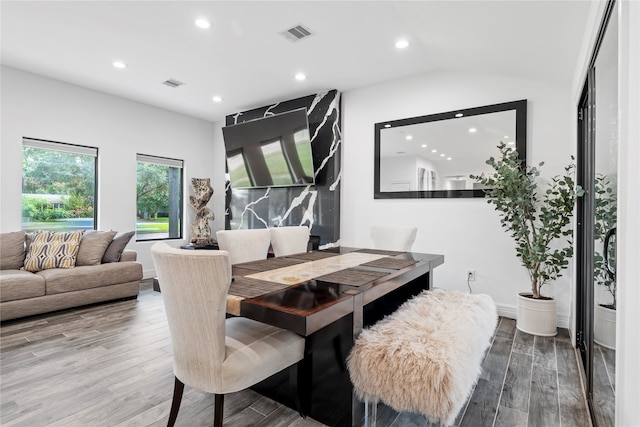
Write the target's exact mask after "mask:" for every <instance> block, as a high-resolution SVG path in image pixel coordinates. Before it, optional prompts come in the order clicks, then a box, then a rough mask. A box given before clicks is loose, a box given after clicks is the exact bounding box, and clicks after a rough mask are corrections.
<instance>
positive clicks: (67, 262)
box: [24, 230, 84, 272]
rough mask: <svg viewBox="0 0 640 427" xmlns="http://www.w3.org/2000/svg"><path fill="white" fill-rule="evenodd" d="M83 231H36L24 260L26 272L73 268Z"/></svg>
mask: <svg viewBox="0 0 640 427" xmlns="http://www.w3.org/2000/svg"><path fill="white" fill-rule="evenodd" d="M83 234H84V230H80V231H72V232H51V231H36V232H35V233H33V239H32V241H31V244H30V245H29V252H27V257H26V258H25V260H24V269H25V270H26V271H31V272H36V271H41V270H47V269H49V268H73V267H75V265H76V256H77V255H78V249H79V248H80V240H81V239H82V235H83Z"/></svg>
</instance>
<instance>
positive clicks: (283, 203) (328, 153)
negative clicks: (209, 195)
mask: <svg viewBox="0 0 640 427" xmlns="http://www.w3.org/2000/svg"><path fill="white" fill-rule="evenodd" d="M340 102H341V99H340V92H338V91H337V90H331V91H328V92H322V93H317V94H315V95H309V96H305V97H302V98H297V99H292V100H289V101H284V102H279V103H277V104H273V105H268V106H264V107H261V108H256V109H253V110H249V111H243V112H240V113H236V114H234V115H229V116H227V117H226V125H227V126H229V125H232V124H237V123H242V122H244V121H247V120H253V119H257V118H260V117H267V116H269V115H273V114H278V113H283V112H286V111H291V110H295V109H298V108H302V107H305V108H306V109H307V119H308V121H309V134H310V136H311V151H312V153H313V167H314V170H315V185H307V186H297V187H268V188H250V189H244V188H243V189H233V188H230V186H229V183H228V182H227V189H226V191H227V198H226V218H225V228H227V229H233V230H236V229H243V228H268V227H280V226H288V225H307V226H309V228H310V230H311V234H312V235H317V236H320V245H321V246H324V247H330V246H334V245H337V244H338V241H339V239H340V176H341V173H340V152H341V148H342V147H341V145H342V144H341V143H342V128H341V115H340V114H341V110H340Z"/></svg>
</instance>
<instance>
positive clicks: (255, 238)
mask: <svg viewBox="0 0 640 427" xmlns="http://www.w3.org/2000/svg"><path fill="white" fill-rule="evenodd" d="M216 238H217V240H218V246H219V247H220V249H222V250H224V251H227V252H229V257H230V258H231V264H232V265H233V264H240V263H242V262H249V261H257V260H259V259H266V258H267V253H268V252H269V244H270V243H271V233H269V230H268V229H266V228H257V229H250V230H220V231H218V232H217V233H216Z"/></svg>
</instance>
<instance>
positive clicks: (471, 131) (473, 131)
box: [469, 128, 478, 133]
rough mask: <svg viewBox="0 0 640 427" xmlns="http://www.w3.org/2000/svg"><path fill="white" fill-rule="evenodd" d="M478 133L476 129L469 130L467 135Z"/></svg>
mask: <svg viewBox="0 0 640 427" xmlns="http://www.w3.org/2000/svg"><path fill="white" fill-rule="evenodd" d="M477 131H478V129H476V128H469V133H476V132H477Z"/></svg>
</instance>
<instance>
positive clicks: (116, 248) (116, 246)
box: [102, 231, 136, 263]
mask: <svg viewBox="0 0 640 427" xmlns="http://www.w3.org/2000/svg"><path fill="white" fill-rule="evenodd" d="M134 234H136V233H135V231H129V232H127V233H119V234H118V235H116V237H114V238H113V240H112V241H111V243H110V244H109V247H107V250H106V251H105V252H104V256H103V257H102V262H103V263H106V262H118V261H120V255H122V251H124V248H125V247H126V246H127V243H129V240H131V238H132V237H133V235H134Z"/></svg>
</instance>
